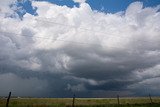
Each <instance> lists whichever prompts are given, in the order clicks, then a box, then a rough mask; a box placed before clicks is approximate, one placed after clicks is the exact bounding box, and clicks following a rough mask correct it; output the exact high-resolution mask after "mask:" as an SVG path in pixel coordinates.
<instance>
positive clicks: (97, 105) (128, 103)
mask: <svg viewBox="0 0 160 107" xmlns="http://www.w3.org/2000/svg"><path fill="white" fill-rule="evenodd" d="M152 100H153V103H152V104H151V103H150V100H149V98H121V99H120V105H118V104H117V99H114V98H104V99H103V98H95V99H94V98H76V99H75V107H160V98H152ZM5 105H6V99H2V98H1V99H0V107H5ZM9 107H72V99H71V98H12V99H11V100H10V103H9Z"/></svg>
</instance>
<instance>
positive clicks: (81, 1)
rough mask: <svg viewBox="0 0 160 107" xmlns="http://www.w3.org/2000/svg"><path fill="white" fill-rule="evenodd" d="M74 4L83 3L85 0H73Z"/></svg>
mask: <svg viewBox="0 0 160 107" xmlns="http://www.w3.org/2000/svg"><path fill="white" fill-rule="evenodd" d="M73 1H74V2H77V3H84V2H86V0H73Z"/></svg>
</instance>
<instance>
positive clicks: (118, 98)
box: [117, 95, 119, 106]
mask: <svg viewBox="0 0 160 107" xmlns="http://www.w3.org/2000/svg"><path fill="white" fill-rule="evenodd" d="M117 101H118V106H119V95H117Z"/></svg>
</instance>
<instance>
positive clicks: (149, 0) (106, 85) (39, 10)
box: [0, 0, 160, 97]
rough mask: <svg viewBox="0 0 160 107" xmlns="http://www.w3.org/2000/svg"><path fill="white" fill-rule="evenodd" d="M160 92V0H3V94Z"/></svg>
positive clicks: (0, 13)
mask: <svg viewBox="0 0 160 107" xmlns="http://www.w3.org/2000/svg"><path fill="white" fill-rule="evenodd" d="M9 91H12V95H14V96H23V97H72V96H73V93H75V94H76V96H77V97H115V96H116V95H117V94H119V95H120V96H124V97H129V96H131V97H132V96H148V94H149V93H150V94H151V95H153V96H160V0H139V1H137V0H0V96H7V95H8V93H9Z"/></svg>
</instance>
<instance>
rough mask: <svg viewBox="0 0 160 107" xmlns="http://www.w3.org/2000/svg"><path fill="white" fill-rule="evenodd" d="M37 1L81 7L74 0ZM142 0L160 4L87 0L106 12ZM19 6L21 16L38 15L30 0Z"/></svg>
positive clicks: (156, 1)
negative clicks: (26, 14)
mask: <svg viewBox="0 0 160 107" xmlns="http://www.w3.org/2000/svg"><path fill="white" fill-rule="evenodd" d="M35 1H47V2H50V3H53V4H57V5H60V6H64V5H65V6H68V7H70V8H72V7H79V3H75V2H74V1H73V0H35ZM136 1H140V2H143V4H144V7H153V6H157V5H159V4H160V0H87V1H86V2H87V3H88V4H89V5H90V6H91V8H92V9H93V10H97V11H102V12H106V13H116V12H119V11H125V10H126V8H127V7H128V6H129V5H130V4H131V3H132V2H136ZM17 6H18V7H22V9H24V10H25V11H24V12H23V13H22V12H21V11H17V13H18V14H19V15H20V17H23V15H24V14H25V13H26V12H27V13H30V14H32V15H37V13H36V8H33V7H32V6H31V2H30V1H29V0H25V2H17Z"/></svg>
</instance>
